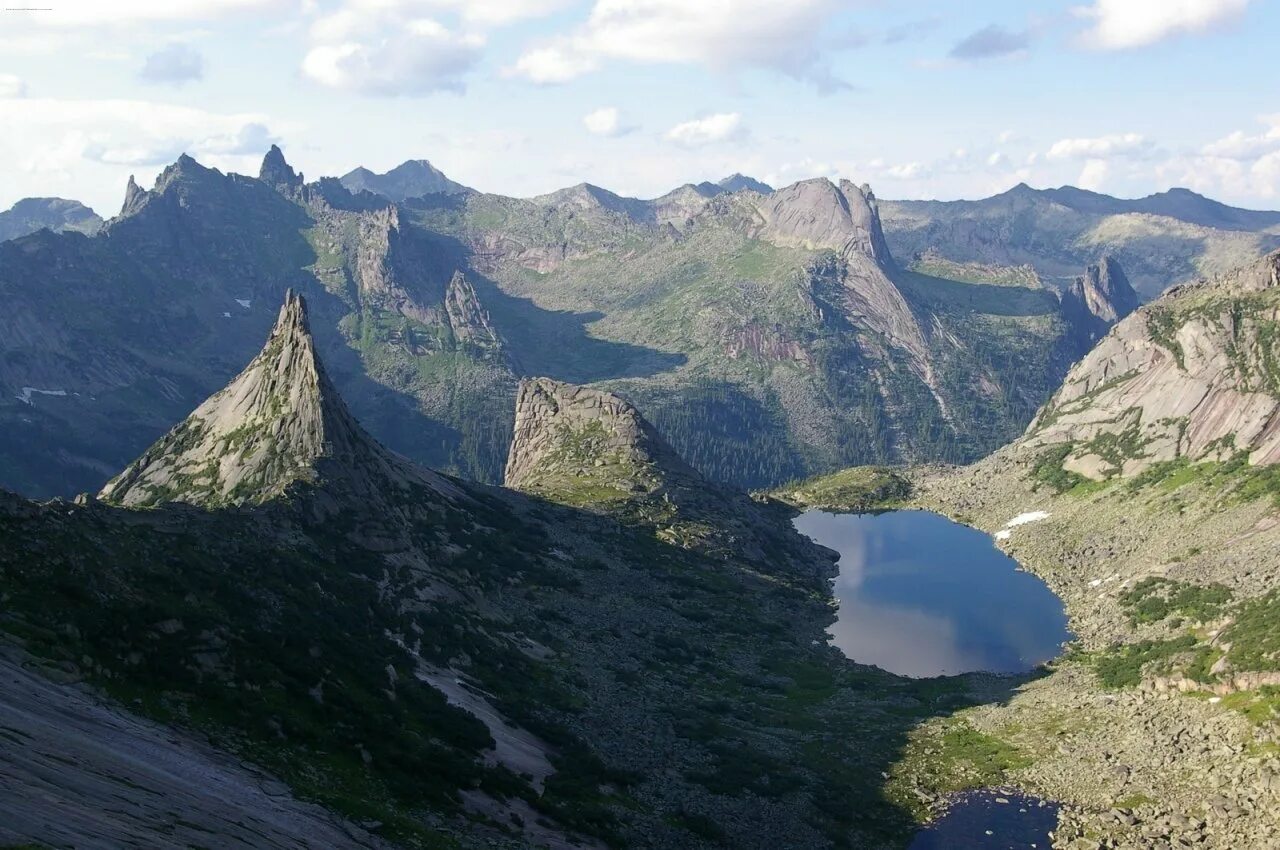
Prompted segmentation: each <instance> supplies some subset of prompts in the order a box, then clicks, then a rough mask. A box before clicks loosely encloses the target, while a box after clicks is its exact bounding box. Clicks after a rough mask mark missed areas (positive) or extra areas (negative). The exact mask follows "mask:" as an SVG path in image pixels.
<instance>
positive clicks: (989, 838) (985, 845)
mask: <svg viewBox="0 0 1280 850" xmlns="http://www.w3.org/2000/svg"><path fill="white" fill-rule="evenodd" d="M1057 825H1058V807H1057V806H1055V805H1053V804H1052V803H1047V802H1045V801H1043V800H1037V799H1035V798H1034V797H1025V796H1023V795H1021V794H1011V793H1006V792H1002V791H975V792H972V793H969V794H963V795H961V796H960V797H959V798H957V799H956V800H955V801H954V802H953V803H952V805H951V807H950V808H949V809H948V810H947V813H946V814H945V815H943V816H942V817H941V818H939V819H938V820H937V821H936V822H935V823H932V824H930V825H929V826H928V827H926V828H925V829H922V830H921V831H920V832H919V834H917V835H916V837H915V840H913V841H912V842H911V846H910V847H908V848H907V850H1024V848H1037V850H1038V848H1045V850H1048V847H1049V846H1050V841H1049V832H1050V830H1052V829H1053V828H1054V827H1056V826H1057Z"/></svg>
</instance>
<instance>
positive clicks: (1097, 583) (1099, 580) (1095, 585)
mask: <svg viewBox="0 0 1280 850" xmlns="http://www.w3.org/2000/svg"><path fill="white" fill-rule="evenodd" d="M1100 584H1102V579H1100V578H1095V579H1094V580H1093V581H1091V582H1089V586H1090V587H1097V586H1098V585H1100Z"/></svg>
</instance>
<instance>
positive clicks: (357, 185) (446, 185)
mask: <svg viewBox="0 0 1280 850" xmlns="http://www.w3.org/2000/svg"><path fill="white" fill-rule="evenodd" d="M340 181H341V183H342V185H343V186H345V187H346V188H347V189H348V191H350V192H353V193H358V192H360V191H362V190H363V191H368V192H373V193H374V194H375V195H381V196H383V197H384V198H389V199H391V200H393V201H404V200H408V199H409V198H421V197H423V196H424V195H432V194H438V193H444V194H460V193H465V192H470V191H471V190H470V189H468V188H467V187H466V186H463V185H462V184H461V183H458V182H456V181H453V180H450V179H449V178H448V177H446V176H445V174H444V172H442V171H441V170H440V169H438V168H436V167H435V166H434V165H432V164H431V163H430V162H428V161H427V160H425V159H411V160H407V161H405V162H402V163H400V164H399V165H397V166H396V167H395V168H393V169H391V170H390V171H388V172H386V173H385V174H376V173H374V172H373V171H370V170H369V169H367V168H364V167H363V166H361V167H358V168H355V169H353V170H351V171H349V172H347V173H346V174H344V175H343V176H342V177H341V178H340Z"/></svg>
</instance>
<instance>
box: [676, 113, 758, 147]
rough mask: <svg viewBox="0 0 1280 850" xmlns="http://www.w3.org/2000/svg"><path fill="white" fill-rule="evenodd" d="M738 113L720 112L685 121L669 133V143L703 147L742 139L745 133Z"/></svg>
mask: <svg viewBox="0 0 1280 850" xmlns="http://www.w3.org/2000/svg"><path fill="white" fill-rule="evenodd" d="M745 132H746V131H745V129H744V128H743V126H742V116H741V115H740V114H738V113H737V112H718V113H716V114H715V115H708V116H706V117H705V118H698V119H695V120H693V121H685V122H684V123H682V124H677V125H676V126H674V127H672V128H671V129H670V130H668V131H667V135H666V138H667V141H670V142H675V143H676V144H678V145H682V146H684V147H702V146H703V145H710V144H715V143H716V142H724V141H729V140H731V139H737V138H741V137H742V136H743V134H744V133H745Z"/></svg>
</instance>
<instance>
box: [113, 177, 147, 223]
mask: <svg viewBox="0 0 1280 850" xmlns="http://www.w3.org/2000/svg"><path fill="white" fill-rule="evenodd" d="M146 199H147V193H146V192H145V191H143V189H142V187H141V186H139V185H138V183H137V181H136V180H134V179H133V175H132V174H130V175H129V183H128V185H126V186H125V187H124V205H123V206H121V207H120V215H130V214H132V213H135V212H137V211H138V210H139V209H141V208H142V205H143V203H145V202H146Z"/></svg>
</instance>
